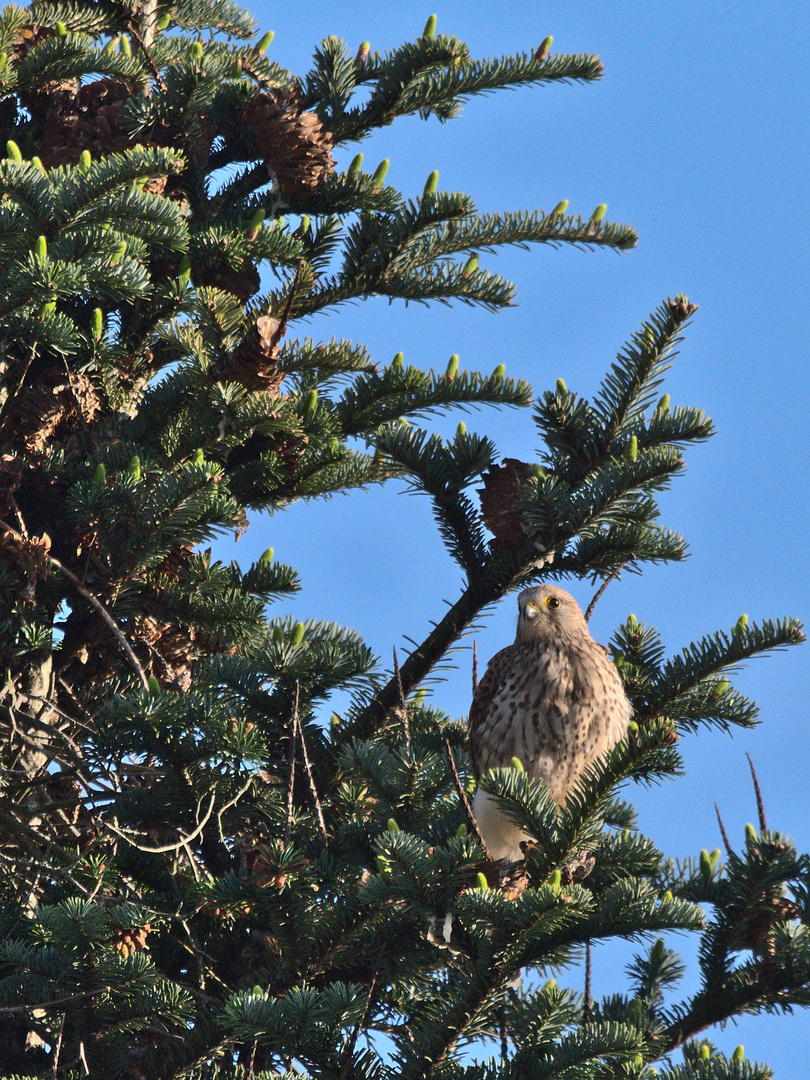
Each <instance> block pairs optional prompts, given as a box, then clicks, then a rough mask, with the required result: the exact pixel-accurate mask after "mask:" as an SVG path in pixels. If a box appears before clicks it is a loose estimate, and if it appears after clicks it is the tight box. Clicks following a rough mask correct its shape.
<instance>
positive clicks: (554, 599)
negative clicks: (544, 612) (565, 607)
mask: <svg viewBox="0 0 810 1080" xmlns="http://www.w3.org/2000/svg"><path fill="white" fill-rule="evenodd" d="M545 604H546V607H550V608H552V609H553V610H554V611H556V610H557V608H558V607H560V605H561V604H562V600H560V598H559V596H547V597H546V600H545Z"/></svg>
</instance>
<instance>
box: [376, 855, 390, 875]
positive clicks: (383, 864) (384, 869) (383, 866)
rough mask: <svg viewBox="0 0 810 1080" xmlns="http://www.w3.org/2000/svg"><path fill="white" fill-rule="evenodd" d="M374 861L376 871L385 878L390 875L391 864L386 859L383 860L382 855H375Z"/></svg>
mask: <svg viewBox="0 0 810 1080" xmlns="http://www.w3.org/2000/svg"><path fill="white" fill-rule="evenodd" d="M374 861H375V863H376V864H377V870H378V871H379V872H380V874H382V875H383V876H385V875H387V874H390V873H391V863H390V862H389V860H388V859H386V858H384V857H383V856H382V855H377V856H376V858H375V859H374Z"/></svg>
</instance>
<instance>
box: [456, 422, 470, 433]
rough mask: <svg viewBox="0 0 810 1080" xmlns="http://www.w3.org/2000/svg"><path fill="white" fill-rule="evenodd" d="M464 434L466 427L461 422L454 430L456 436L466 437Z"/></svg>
mask: <svg viewBox="0 0 810 1080" xmlns="http://www.w3.org/2000/svg"><path fill="white" fill-rule="evenodd" d="M466 434H467V425H466V424H465V423H464V421H463V420H461V421H460V422H459V425H458V427H457V428H456V435H466Z"/></svg>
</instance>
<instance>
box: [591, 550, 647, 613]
mask: <svg viewBox="0 0 810 1080" xmlns="http://www.w3.org/2000/svg"><path fill="white" fill-rule="evenodd" d="M635 558H636V557H635V555H634V554H633V552H632V551H631V552H630V554H629V555H628V556H627V558H626V559H625V560H624V562H621V563H619V565H618V566H617V567H616V569H615V570H614V571H613V572H612V573H611V574H610V575H609V577H606V578H605V580H604V581H603V582H602V584H601V585H600V586H599V588H598V589H597V590H596V593H595V594H594V598H593V600H591V602H590V604H588V607H587V610H586V612H585V622H588V621H589V619H590V617H591V615H593V609H594V608H595V607H596V605H597V604H598V603H599V601H600V599H601V597H602V593H603V592H604V591H605V589H606V588H607V587H608V585H609V584H610V583H611V581H613V580H614V579H615V578H617V577H618V576H619V574H620V573H621V572H622V570H624V568H625V566H627V564H628V563H629V562H635Z"/></svg>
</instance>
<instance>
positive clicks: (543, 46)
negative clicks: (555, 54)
mask: <svg viewBox="0 0 810 1080" xmlns="http://www.w3.org/2000/svg"><path fill="white" fill-rule="evenodd" d="M553 42H554V38H553V37H552V36H551V34H549V35H548V37H544V38H543V40H542V41H541V42H540V44H539V45H538V47H537V49H536V50H535V54H534V58H535V60H545V58H546V57H547V56H548V51H549V49H550V48H551V46H552V44H553Z"/></svg>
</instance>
